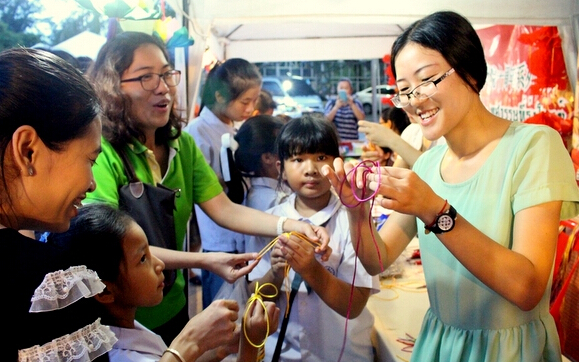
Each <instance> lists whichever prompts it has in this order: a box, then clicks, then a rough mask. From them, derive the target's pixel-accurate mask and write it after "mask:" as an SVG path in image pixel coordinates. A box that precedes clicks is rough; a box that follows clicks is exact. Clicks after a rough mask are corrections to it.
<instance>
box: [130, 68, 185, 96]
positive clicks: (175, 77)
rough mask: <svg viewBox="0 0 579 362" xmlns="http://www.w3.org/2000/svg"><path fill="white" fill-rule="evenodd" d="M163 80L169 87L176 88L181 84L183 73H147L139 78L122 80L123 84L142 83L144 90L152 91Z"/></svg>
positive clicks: (177, 71)
mask: <svg viewBox="0 0 579 362" xmlns="http://www.w3.org/2000/svg"><path fill="white" fill-rule="evenodd" d="M161 78H163V81H164V82H165V84H166V85H167V86H168V87H176V86H177V85H178V84H179V81H181V71H180V70H169V71H168V72H165V73H162V74H158V73H147V74H143V75H141V76H140V77H137V78H131V79H122V80H121V83H125V82H141V86H142V87H143V89H144V90H147V91H151V90H154V89H157V87H158V86H159V83H161Z"/></svg>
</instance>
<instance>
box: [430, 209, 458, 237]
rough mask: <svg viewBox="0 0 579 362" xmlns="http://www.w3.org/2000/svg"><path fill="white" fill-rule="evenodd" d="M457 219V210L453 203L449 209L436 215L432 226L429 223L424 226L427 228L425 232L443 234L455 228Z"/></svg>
mask: <svg viewBox="0 0 579 362" xmlns="http://www.w3.org/2000/svg"><path fill="white" fill-rule="evenodd" d="M455 220H456V210H455V209H454V207H452V205H451V206H450V208H449V209H448V210H447V211H445V212H443V213H440V214H438V216H436V220H434V223H433V225H432V226H427V225H425V226H424V228H425V229H426V231H425V232H426V234H428V233H429V232H431V231H432V232H433V233H435V234H442V233H446V232H449V231H450V230H452V229H453V228H454V221H455Z"/></svg>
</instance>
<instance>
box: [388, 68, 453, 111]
mask: <svg viewBox="0 0 579 362" xmlns="http://www.w3.org/2000/svg"><path fill="white" fill-rule="evenodd" d="M452 73H454V68H450V70H449V71H448V72H446V73H444V74H443V75H442V76H441V77H440V78H438V79H435V80H429V81H427V82H424V83H422V84H419V85H417V86H416V87H415V88H414V89H413V90H412V91H410V92H408V93H403V94H400V93H399V94H396V95H395V96H394V97H392V103H394V106H396V107H397V108H404V107H406V106H407V105H409V104H410V96H413V97H414V98H415V99H417V100H422V99H426V98H430V97H432V96H433V95H434V94H435V93H436V92H437V91H438V88H437V87H436V85H437V84H438V83H440V82H442V81H443V80H444V78H446V77H448V76H449V75H451V74H452Z"/></svg>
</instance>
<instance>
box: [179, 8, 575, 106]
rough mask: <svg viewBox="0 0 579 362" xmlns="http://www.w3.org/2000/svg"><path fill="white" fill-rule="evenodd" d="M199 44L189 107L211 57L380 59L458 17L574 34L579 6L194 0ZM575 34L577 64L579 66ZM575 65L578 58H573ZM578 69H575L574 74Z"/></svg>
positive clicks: (188, 15)
mask: <svg viewBox="0 0 579 362" xmlns="http://www.w3.org/2000/svg"><path fill="white" fill-rule="evenodd" d="M168 2H169V3H170V5H171V6H172V7H173V8H175V9H178V10H179V12H180V13H181V14H182V15H183V17H184V18H185V20H186V21H187V20H188V23H189V32H190V34H191V35H192V36H193V37H194V38H195V44H194V46H193V47H190V49H189V69H188V73H189V79H190V82H189V89H188V93H189V95H190V96H189V100H190V101H191V100H193V99H196V95H197V88H198V86H199V82H200V75H201V71H202V59H203V54H204V53H205V52H210V53H211V54H212V56H214V57H215V58H217V59H219V60H224V59H227V58H233V57H240V58H245V59H247V60H249V61H250V62H269V61H271V62H273V61H314V60H340V59H379V58H382V57H383V56H384V55H385V54H387V53H389V51H390V48H391V45H392V43H393V41H394V39H395V38H396V37H397V36H398V35H399V34H400V33H401V32H402V30H403V29H404V28H405V27H406V26H407V25H409V24H410V23H412V22H413V21H415V20H418V19H420V18H422V17H424V16H426V15H428V14H430V13H432V12H435V11H439V10H452V11H456V12H458V13H460V14H462V15H463V16H465V17H467V18H468V19H469V20H470V21H471V22H472V23H473V25H475V26H476V27H485V26H488V25H494V24H522V25H545V26H546V25H550V26H558V27H559V28H566V29H568V30H569V29H571V28H572V27H573V25H572V24H573V23H574V22H575V23H577V21H576V20H573V19H577V18H579V0H549V1H545V0H464V1H463V0H461V1H455V0H434V1H433V0H412V1H404V0H398V1H394V0H388V1H384V0H357V1H349V0H315V1H312V0H294V1H283V0H246V1H238V0H195V1H190V2H189V8H188V9H182V8H181V6H180V4H181V3H182V2H181V1H179V0H168ZM569 33H571V34H575V35H574V37H575V40H574V41H573V44H574V59H577V38H578V33H579V30H573V29H571V30H570V31H569ZM571 59H573V57H571ZM575 68H576V67H575Z"/></svg>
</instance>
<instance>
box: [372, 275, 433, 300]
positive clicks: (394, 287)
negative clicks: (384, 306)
mask: <svg viewBox="0 0 579 362" xmlns="http://www.w3.org/2000/svg"><path fill="white" fill-rule="evenodd" d="M389 280H391V281H388V282H384V281H380V289H385V290H390V291H392V292H393V293H394V297H392V298H383V297H378V296H377V295H376V294H374V295H372V297H374V298H377V299H380V300H384V301H391V300H394V299H397V298H398V297H400V294H399V293H398V290H401V291H403V292H410V293H425V292H426V285H425V284H424V282H422V281H408V282H403V283H400V282H398V281H397V280H396V278H391V279H389Z"/></svg>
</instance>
